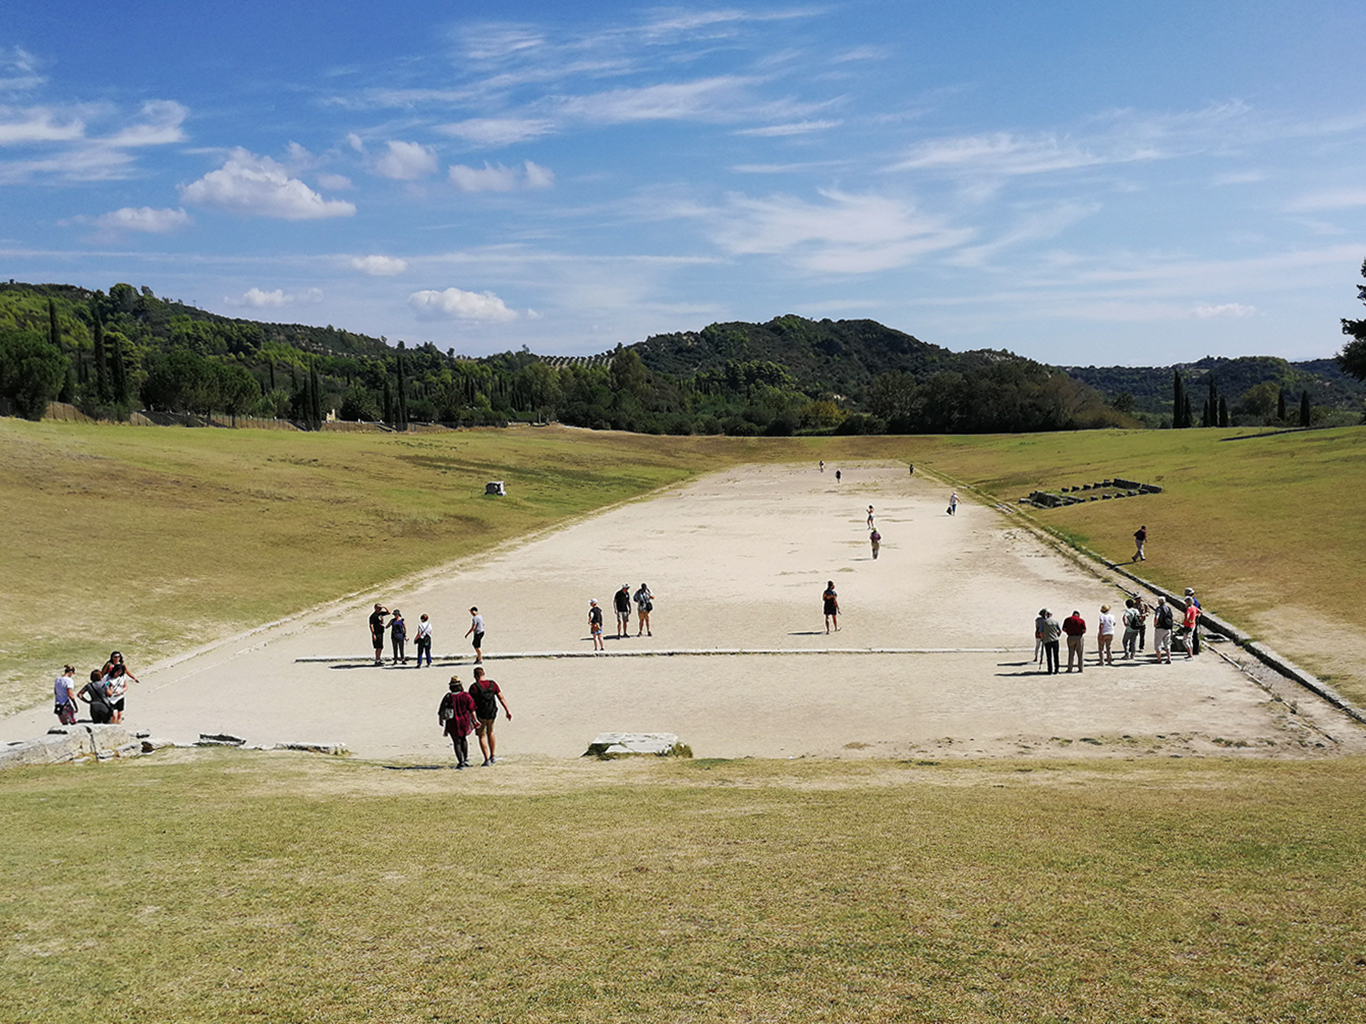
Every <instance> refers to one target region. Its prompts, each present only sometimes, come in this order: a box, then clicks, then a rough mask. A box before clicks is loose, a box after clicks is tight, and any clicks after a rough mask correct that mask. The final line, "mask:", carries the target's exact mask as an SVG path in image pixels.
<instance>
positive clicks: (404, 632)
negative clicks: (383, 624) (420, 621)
mask: <svg viewBox="0 0 1366 1024" xmlns="http://www.w3.org/2000/svg"><path fill="white" fill-rule="evenodd" d="M389 642H390V643H391V644H392V645H393V650H394V661H393V664H395V665H397V664H398V663H399V662H400V661H401V662H403V664H405V665H406V664H408V623H406V622H404V621H403V613H402V612H401V611H399V610H398V609H397V608H395V609H394V617H393V618H392V619H390V620H389Z"/></svg>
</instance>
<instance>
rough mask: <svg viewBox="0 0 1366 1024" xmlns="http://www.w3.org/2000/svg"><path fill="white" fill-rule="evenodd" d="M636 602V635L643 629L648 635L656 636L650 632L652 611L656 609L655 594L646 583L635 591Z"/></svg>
mask: <svg viewBox="0 0 1366 1024" xmlns="http://www.w3.org/2000/svg"><path fill="white" fill-rule="evenodd" d="M635 602H636V625H637V626H638V627H639V629H637V630H636V636H640V633H641V630H644V631H645V635H646V636H654V634H653V633H651V632H650V613H651V612H652V611H654V610H655V595H654V594H652V593H650V588H649V587H647V586H646V585H645V584H644V583H642V584H641V585H640V589H639V590H637V591H636V593H635Z"/></svg>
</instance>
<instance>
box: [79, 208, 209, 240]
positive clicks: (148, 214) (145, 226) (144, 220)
mask: <svg viewBox="0 0 1366 1024" xmlns="http://www.w3.org/2000/svg"><path fill="white" fill-rule="evenodd" d="M193 223H194V222H193V221H192V220H191V219H190V215H189V214H188V213H186V212H185V211H184V210H180V209H177V210H154V209H152V208H151V207H150V206H140V207H138V208H136V209H134V208H133V207H131V206H125V207H124V208H123V209H121V210H115V211H114V212H113V213H106V214H104V215H102V216H100V217H96V218H95V226H96V227H98V228H105V229H106V230H111V231H146V232H150V233H152V234H162V233H164V232H167V231H174V230H175V229H176V228H182V227H185V226H187V225H189V224H193Z"/></svg>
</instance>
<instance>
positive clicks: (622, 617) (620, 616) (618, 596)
mask: <svg viewBox="0 0 1366 1024" xmlns="http://www.w3.org/2000/svg"><path fill="white" fill-rule="evenodd" d="M612 607H613V608H614V609H616V613H617V639H618V640H620V639H621V638H622V637H624V636H630V635H631V584H629V583H623V584H622V585H621V589H620V590H618V591H617V592H616V593H615V594H613V595H612Z"/></svg>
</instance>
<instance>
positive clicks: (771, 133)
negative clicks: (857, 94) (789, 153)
mask: <svg viewBox="0 0 1366 1024" xmlns="http://www.w3.org/2000/svg"><path fill="white" fill-rule="evenodd" d="M843 123H844V122H843V121H794V122H792V123H790V124H773V125H769V126H767V127H766V128H742V129H741V130H740V131H737V132H735V134H736V135H756V136H758V137H759V138H765V139H778V138H783V137H784V136H787V135H808V134H810V133H811V132H823V131H825V130H826V129H828V128H838V127H839V126H840V125H841V124H843Z"/></svg>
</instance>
